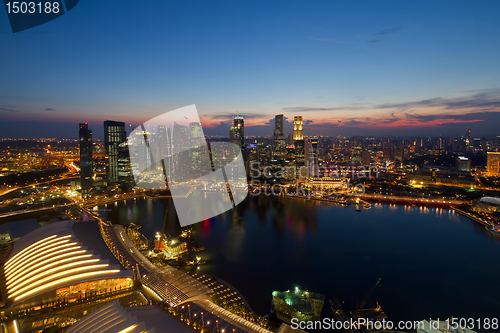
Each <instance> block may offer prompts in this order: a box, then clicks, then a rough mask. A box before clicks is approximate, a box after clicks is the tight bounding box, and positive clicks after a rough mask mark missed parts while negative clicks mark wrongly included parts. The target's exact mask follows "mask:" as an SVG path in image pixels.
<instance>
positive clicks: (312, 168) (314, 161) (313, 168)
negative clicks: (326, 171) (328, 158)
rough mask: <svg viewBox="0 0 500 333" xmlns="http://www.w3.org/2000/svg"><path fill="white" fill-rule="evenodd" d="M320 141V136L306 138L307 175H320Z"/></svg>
mask: <svg viewBox="0 0 500 333" xmlns="http://www.w3.org/2000/svg"><path fill="white" fill-rule="evenodd" d="M318 141H319V140H318V138H307V139H306V140H305V155H306V156H305V158H306V163H307V177H319V165H318Z"/></svg>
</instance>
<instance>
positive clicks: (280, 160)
mask: <svg viewBox="0 0 500 333" xmlns="http://www.w3.org/2000/svg"><path fill="white" fill-rule="evenodd" d="M284 121H285V120H284V116H283V115H282V114H278V115H276V116H275V117H274V136H273V154H272V159H271V164H272V165H275V166H283V165H284V160H285V157H286V142H285V132H284Z"/></svg>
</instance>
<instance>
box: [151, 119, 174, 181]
mask: <svg viewBox="0 0 500 333" xmlns="http://www.w3.org/2000/svg"><path fill="white" fill-rule="evenodd" d="M155 141H156V142H154V149H155V152H154V156H155V157H156V160H157V161H155V163H156V164H157V167H160V168H162V169H163V175H164V176H165V180H166V181H167V180H168V179H169V178H170V177H171V176H172V173H173V168H174V166H173V162H172V136H171V131H170V127H169V128H166V127H165V126H164V125H158V126H157V127H156V132H155Z"/></svg>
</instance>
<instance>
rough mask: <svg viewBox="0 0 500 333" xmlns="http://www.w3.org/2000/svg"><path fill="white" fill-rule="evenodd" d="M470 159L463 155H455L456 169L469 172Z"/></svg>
mask: <svg viewBox="0 0 500 333" xmlns="http://www.w3.org/2000/svg"><path fill="white" fill-rule="evenodd" d="M470 166H471V164H470V160H469V159H468V158H467V157H465V156H458V157H457V165H456V169H457V171H463V172H470Z"/></svg>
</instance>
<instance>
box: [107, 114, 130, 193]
mask: <svg viewBox="0 0 500 333" xmlns="http://www.w3.org/2000/svg"><path fill="white" fill-rule="evenodd" d="M126 141H127V133H126V132H125V123H124V122H121V121H112V120H106V121H105V122H104V149H105V152H106V157H107V159H108V166H107V168H106V176H107V178H108V183H109V184H117V183H119V182H121V181H122V180H123V179H121V178H120V175H119V173H120V167H123V165H122V166H120V165H119V164H122V163H125V161H124V160H123V159H126V156H124V155H125V154H127V153H128V152H125V150H127V151H128V148H127V147H126V146H125V142H126ZM120 159H121V160H122V161H120V163H119V160H120Z"/></svg>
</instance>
